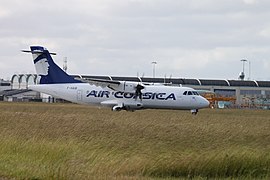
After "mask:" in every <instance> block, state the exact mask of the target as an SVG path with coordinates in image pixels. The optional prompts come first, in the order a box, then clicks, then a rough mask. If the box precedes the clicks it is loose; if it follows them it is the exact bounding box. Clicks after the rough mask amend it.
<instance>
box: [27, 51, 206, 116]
mask: <svg viewBox="0 0 270 180" xmlns="http://www.w3.org/2000/svg"><path fill="white" fill-rule="evenodd" d="M30 49H31V50H30V51H29V50H23V52H29V53H32V56H33V60H34V65H35V68H36V72H37V75H38V76H39V78H40V81H39V83H38V84H36V85H29V89H32V90H34V91H38V92H42V93H45V94H49V95H51V96H54V97H57V98H62V99H65V100H68V101H71V102H74V103H78V104H88V105H96V106H106V107H110V108H111V109H112V110H113V111H120V110H127V111H135V110H141V109H176V110H191V112H192V114H197V112H198V110H199V109H201V108H207V107H208V106H209V102H208V101H207V100H206V99H205V98H204V97H202V96H200V95H199V94H198V92H197V91H195V90H194V89H192V88H188V87H175V86H165V85H162V84H152V83H143V82H133V81H114V80H103V79H82V78H73V77H72V76H70V75H68V74H67V73H66V72H64V71H63V70H62V69H61V68H60V67H59V66H58V65H56V64H55V63H54V61H53V59H52V57H51V54H52V55H55V53H50V52H49V51H48V50H47V49H46V48H44V47H41V46H31V47H30Z"/></svg>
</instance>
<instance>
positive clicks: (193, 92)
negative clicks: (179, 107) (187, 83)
mask: <svg viewBox="0 0 270 180" xmlns="http://www.w3.org/2000/svg"><path fill="white" fill-rule="evenodd" d="M183 95H189V96H190V95H195V96H199V95H200V94H199V93H198V92H197V91H185V92H184V93H183Z"/></svg>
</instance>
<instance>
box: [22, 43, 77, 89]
mask: <svg viewBox="0 0 270 180" xmlns="http://www.w3.org/2000/svg"><path fill="white" fill-rule="evenodd" d="M30 49H31V51H24V52H31V53H32V55H33V59H34V64H35V68H36V72H37V75H39V76H40V77H41V78H40V84H57V83H79V82H80V81H78V80H75V79H74V78H73V77H72V76H69V75H68V74H67V73H66V72H64V71H63V70H62V69H61V68H60V67H59V66H58V65H56V64H55V63H54V61H53V59H52V57H51V54H54V53H50V52H49V51H48V50H47V49H46V48H44V47H41V46H31V47H30Z"/></svg>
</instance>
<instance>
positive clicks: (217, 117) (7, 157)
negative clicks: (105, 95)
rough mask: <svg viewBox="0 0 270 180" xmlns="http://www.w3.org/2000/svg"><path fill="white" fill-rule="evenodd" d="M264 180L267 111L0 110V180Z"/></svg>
mask: <svg viewBox="0 0 270 180" xmlns="http://www.w3.org/2000/svg"><path fill="white" fill-rule="evenodd" d="M1 178H3V179H13V178H15V179H179V178H181V179H185V178H195V179H207V178H210V179H211V178H213V179H231V178H236V179H238V178H239V179H269V178H270V111H267V110H265V111H262V110H212V109H206V110H201V111H200V112H199V114H198V115H197V116H192V115H191V114H190V112H189V111H166V110H145V111H136V112H125V111H123V112H111V111H110V109H98V108H94V107H89V106H82V105H74V104H43V103H3V102H2V103H0V179H1Z"/></svg>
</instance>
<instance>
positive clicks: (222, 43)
mask: <svg viewBox="0 0 270 180" xmlns="http://www.w3.org/2000/svg"><path fill="white" fill-rule="evenodd" d="M269 9H270V1H269V0H57V1H51V0H38V1H36V0H23V1H22V0H1V5H0V25H1V28H0V78H2V79H10V78H11V77H12V75H13V74H17V73H35V68H34V65H33V61H32V56H31V55H30V54H25V53H22V52H21V51H20V50H22V49H29V46H31V45H40V46H44V47H46V48H47V49H48V50H49V51H51V52H56V53H57V55H56V56H53V58H54V60H55V62H56V63H57V64H58V65H59V66H61V67H62V66H63V61H64V59H65V57H66V58H67V65H68V73H69V74H82V75H111V76H140V77H152V76H153V68H154V65H153V64H152V62H153V61H155V62H157V64H156V65H155V77H168V78H169V77H173V78H200V79H237V78H238V76H239V73H240V72H241V71H242V70H243V62H242V61H241V60H242V59H246V60H248V61H247V62H246V63H245V74H246V77H247V78H249V79H252V80H270V21H269V19H270V11H269Z"/></svg>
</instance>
